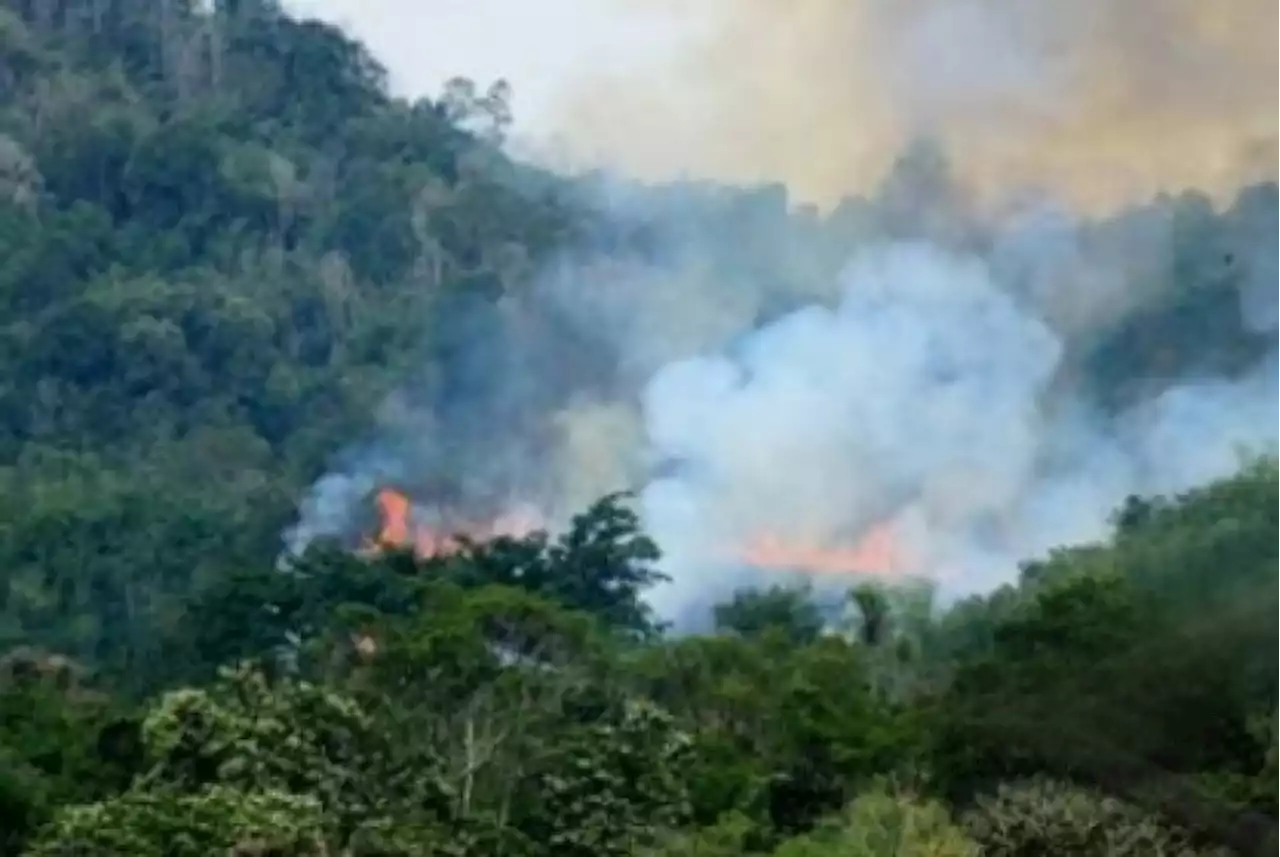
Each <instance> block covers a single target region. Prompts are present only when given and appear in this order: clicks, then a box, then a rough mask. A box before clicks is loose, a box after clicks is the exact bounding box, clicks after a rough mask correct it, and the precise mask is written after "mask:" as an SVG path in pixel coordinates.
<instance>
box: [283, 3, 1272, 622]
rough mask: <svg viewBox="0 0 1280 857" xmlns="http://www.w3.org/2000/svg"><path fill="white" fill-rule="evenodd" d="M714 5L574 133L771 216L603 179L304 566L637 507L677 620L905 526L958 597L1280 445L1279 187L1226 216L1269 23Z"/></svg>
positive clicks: (1258, 102)
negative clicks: (805, 562)
mask: <svg viewBox="0 0 1280 857" xmlns="http://www.w3.org/2000/svg"><path fill="white" fill-rule="evenodd" d="M617 2H625V0H617ZM793 6H794V8H793ZM802 7H803V8H802ZM700 8H702V9H703V10H704V11H707V12H708V16H707V17H706V18H705V19H703V21H702V23H704V24H706V27H707V29H706V30H705V32H703V33H702V36H700V38H699V39H698V40H695V43H694V47H693V48H692V49H691V50H692V52H691V53H689V54H688V55H687V56H686V62H684V63H683V64H677V65H675V66H672V67H670V68H667V69H664V70H663V73H662V74H655V75H653V76H652V77H650V78H647V79H644V80H633V79H630V78H628V79H626V80H623V81H610V80H609V78H608V76H607V75H602V76H601V77H600V78H599V79H598V80H595V81H593V82H591V83H588V84H584V89H583V91H582V92H581V93H579V96H580V97H579V98H578V100H577V101H575V102H574V104H573V109H572V110H571V111H570V116H571V121H570V123H569V124H568V125H567V126H566V127H567V128H568V129H570V130H572V131H575V132H583V131H584V129H585V132H586V133H585V136H583V135H582V134H580V135H579V136H578V137H577V139H578V140H579V141H586V142H587V143H590V142H591V135H592V134H601V135H604V137H601V138H600V139H599V140H597V142H599V143H601V149H600V150H601V151H602V152H604V153H605V154H606V155H607V156H608V157H609V159H610V160H609V163H610V165H611V166H617V165H621V166H622V167H624V168H635V169H638V170H640V171H642V172H649V173H650V174H663V173H671V172H674V171H677V170H679V171H681V172H684V173H693V174H696V175H700V176H717V177H724V178H728V179H733V180H739V181H748V182H754V181H758V180H762V179H765V178H770V179H772V178H777V179H779V180H784V181H785V182H786V185H787V187H785V188H784V187H783V186H782V185H772V186H760V187H755V188H753V189H741V188H739V189H736V190H733V189H729V188H726V187H720V186H712V185H708V184H696V183H690V182H683V183H675V184H670V185H664V186H658V187H639V186H637V185H634V184H631V183H629V182H626V181H621V180H614V179H605V180H594V179H593V180H584V181H582V182H581V185H580V186H581V189H582V195H583V197H584V199H585V200H586V204H587V205H588V207H590V208H592V209H594V211H595V212H596V215H597V220H598V222H599V230H598V231H599V232H600V233H601V235H600V236H597V237H596V238H595V239H593V240H590V241H587V242H586V244H585V245H584V246H577V247H573V248H570V249H569V250H568V251H566V253H565V254H564V256H563V258H561V259H559V260H557V261H556V263H554V264H552V265H550V266H548V267H547V268H546V269H545V270H542V271H540V272H538V275H537V276H536V278H535V280H534V281H533V282H532V283H530V284H528V287H527V288H523V289H521V290H518V292H516V293H513V294H510V295H507V296H505V297H504V298H503V299H502V300H501V301H499V302H497V303H496V304H490V303H486V302H484V300H481V299H474V298H469V297H467V296H465V295H464V296H462V297H459V298H457V299H456V301H455V303H454V305H451V306H448V307H442V308H441V310H440V311H439V312H437V313H435V314H434V318H433V319H424V329H425V328H427V327H429V326H430V325H431V324H439V323H444V324H447V327H448V329H447V330H445V331H443V332H441V331H432V332H431V334H430V335H427V334H426V333H424V338H426V339H429V340H430V339H434V338H441V337H443V338H444V339H446V340H447V341H448V348H447V349H446V351H447V357H443V358H441V359H440V360H438V361H436V362H434V363H433V364H432V366H431V367H430V369H429V370H428V369H427V368H425V367H424V370H423V372H422V375H423V377H420V378H406V379H405V384H404V389H403V391H402V392H401V393H400V394H399V395H397V396H396V397H395V398H394V400H393V401H392V402H390V403H388V407H387V408H386V409H385V410H384V412H383V413H381V414H379V415H378V417H377V418H376V420H375V421H374V422H375V425H374V429H373V431H372V433H371V435H370V436H369V437H367V438H365V439H364V440H363V441H362V442H361V443H360V444H359V445H358V446H356V447H353V449H352V450H349V451H347V452H346V453H344V454H343V455H342V456H341V457H340V458H339V459H338V461H337V463H336V464H335V467H334V470H333V472H331V473H329V474H328V475H326V476H325V477H323V478H322V479H321V480H319V481H318V482H317V483H316V485H315V486H314V487H313V490H312V491H311V492H310V494H309V496H308V497H306V498H305V499H304V500H303V502H302V503H301V506H300V519H299V521H298V523H297V525H296V527H295V528H293V529H292V530H291V531H290V532H289V533H287V534H286V542H287V548H288V550H290V551H296V550H301V549H303V548H304V547H305V546H306V545H307V544H308V543H310V542H311V541H312V540H314V539H316V538H319V537H327V536H331V537H341V538H353V537H356V538H358V536H359V535H361V533H359V532H358V530H359V529H360V528H361V527H362V526H367V518H366V517H365V516H364V515H363V514H362V510H363V511H368V496H367V495H368V492H369V491H371V490H373V489H374V488H376V487H378V486H379V485H383V484H387V483H394V484H395V485H397V486H399V487H403V488H406V489H407V490H409V492H410V493H411V494H412V496H413V497H414V499H415V500H416V501H418V502H422V503H425V504H428V505H430V506H432V507H438V508H441V509H449V508H452V507H458V508H460V509H461V510H462V511H463V512H464V513H466V514H468V515H470V514H473V513H477V512H478V513H479V514H493V515H497V514H499V513H502V512H504V511H509V510H512V509H515V508H518V507H523V506H533V507H534V508H536V509H538V510H539V512H540V513H541V516H542V517H543V519H544V520H546V521H547V522H548V523H549V524H550V525H551V526H556V525H557V524H559V523H560V522H562V521H564V520H565V518H566V517H567V516H568V515H570V514H572V513H574V512H577V511H580V510H581V509H582V508H583V507H584V506H585V505H586V504H587V503H589V502H591V501H592V500H594V499H595V498H597V497H599V496H600V495H602V494H605V493H608V492H612V491H616V490H619V489H633V490H636V491H637V493H638V508H639V510H640V512H641V513H642V517H643V520H644V523H645V526H646V527H647V529H648V530H649V532H650V533H651V535H653V536H654V537H655V539H656V540H657V541H658V543H659V545H660V547H661V548H662V549H663V550H664V552H665V554H666V556H665V559H664V564H665V570H666V571H667V572H668V573H669V574H670V575H671V576H672V577H673V578H674V579H673V581H672V583H671V584H669V585H667V586H665V587H663V588H662V589H660V590H659V591H657V592H655V593H654V594H653V598H654V602H655V605H656V606H658V608H659V610H660V612H661V613H662V614H663V615H665V616H667V617H673V618H684V617H690V616H692V615H693V613H696V612H697V611H698V610H705V608H706V607H708V606H709V605H710V604H711V603H713V602H715V601H717V600H720V599H722V598H723V597H725V596H726V595H727V594H729V592H730V591H731V590H732V589H733V588H734V587H736V586H738V585H742V584H744V583H750V582H753V581H758V580H759V579H760V578H761V575H765V576H767V575H768V574H773V573H778V574H783V573H786V572H788V571H789V570H788V569H785V568H784V569H762V568H757V567H752V566H751V563H750V562H747V561H746V560H745V559H744V552H743V550H742V548H744V547H745V546H746V545H747V543H749V542H750V541H751V540H752V539H753V538H756V537H758V536H760V535H762V534H767V535H769V536H776V537H777V538H779V539H781V540H784V541H787V542H789V543H795V544H804V545H808V546H812V547H826V548H849V547H851V546H854V545H856V544H858V543H859V542H860V541H861V540H863V539H864V538H866V537H867V535H868V534H869V533H872V532H882V531H883V528H884V527H888V531H889V532H891V533H892V536H893V539H894V540H895V544H897V545H899V546H900V547H901V549H902V553H903V555H904V557H905V559H904V562H903V564H904V565H905V568H904V569H899V570H905V571H909V572H913V573H919V574H923V575H926V576H929V577H932V578H933V579H935V580H937V581H939V583H940V584H941V585H942V586H943V588H944V589H945V590H947V591H948V592H950V593H955V594H958V593H962V592H968V591H974V590H980V589H984V588H987V587H990V586H992V585H994V584H996V583H998V582H1001V581H1004V580H1007V579H1010V578H1011V577H1013V576H1014V575H1015V574H1016V573H1017V564H1018V562H1019V561H1021V560H1025V559H1029V558H1032V557H1034V556H1036V555H1037V554H1041V553H1042V552H1044V551H1045V550H1047V549H1049V548H1051V547H1053V546H1056V545H1059V544H1066V543H1072V542H1079V541H1084V540H1090V539H1094V538H1098V537H1100V536H1102V535H1104V534H1105V532H1106V530H1107V526H1108V525H1107V519H1108V516H1109V515H1110V513H1111V512H1112V511H1113V510H1114V509H1115V508H1116V506H1117V505H1118V504H1119V503H1121V502H1122V501H1123V499H1124V498H1125V496H1126V495H1128V494H1130V493H1148V492H1169V491H1177V490H1181V489H1185V488H1188V487H1191V486H1193V485H1195V484H1198V483H1201V482H1203V481H1205V480H1208V479H1212V478H1214V477H1218V476H1223V475H1226V474H1227V473H1230V472H1231V471H1232V470H1233V469H1234V468H1235V467H1236V465H1237V464H1238V462H1239V460H1240V455H1241V452H1242V450H1258V449H1259V448H1262V449H1270V448H1272V447H1274V445H1275V443H1276V440H1277V431H1278V430H1277V428H1276V426H1277V419H1276V418H1277V413H1278V410H1280V397H1278V395H1277V385H1278V380H1277V370H1276V365H1277V364H1276V332H1277V303H1278V301H1277V295H1278V294H1280V282H1278V280H1277V276H1278V275H1277V268H1276V259H1277V233H1278V231H1280V228H1278V226H1277V198H1276V185H1275V184H1274V183H1273V182H1258V183H1254V184H1252V185H1250V186H1248V187H1246V188H1245V189H1243V190H1241V187H1242V185H1243V184H1244V183H1245V182H1247V181H1253V180H1254V179H1255V178H1257V177H1258V176H1259V175H1261V176H1263V177H1267V176H1274V174H1275V169H1274V168H1275V164H1274V153H1275V146H1274V141H1275V125H1276V112H1275V111H1276V107H1275V105H1276V97H1275V96H1276V84H1275V77H1274V75H1273V74H1272V72H1273V71H1274V63H1275V42H1274V37H1273V36H1272V35H1271V34H1272V33H1273V32H1274V31H1275V28H1274V27H1273V26H1267V25H1266V23H1265V22H1270V23H1271V24H1274V22H1275V16H1276V7H1275V5H1274V4H1271V5H1267V4H1265V3H1263V2H1262V0H1224V2H1223V3H1221V4H1204V3H1201V2H1193V0H1169V2H1163V0H1135V2H1134V3H1132V4H1116V3H1111V2H1106V0H1082V2H1078V3H1062V2H1051V0H1030V2H1027V3H1014V4H1009V3H995V2H987V0H964V2H959V3H955V2H943V0H924V2H919V3H902V2H896V0H895V2H887V0H857V2H845V0H814V2H812V3H806V4H800V5H795V4H781V3H778V2H776V0H718V2H710V3H708V4H704V5H703V6H701V7H700ZM1254 13H1256V15H1258V16H1260V18H1261V21H1253V20H1252V19H1251V16H1252V15H1253V14H1254ZM788 16H789V17H788ZM1261 72H1265V75H1263V74H1261ZM516 85H517V89H518V85H519V82H518V81H517V82H516ZM601 105H604V106H606V107H607V108H608V109H607V111H606V112H605V113H604V114H598V111H596V108H598V107H600V106H601ZM600 115H603V116H604V120H605V121H597V120H599V119H600ZM920 140H927V141H928V142H919V141H920ZM1259 146H1261V148H1259ZM1259 151H1262V152H1264V153H1266V154H1268V155H1269V157H1268V158H1266V159H1264V160H1263V161H1260V160H1259V159H1258V157H1256V156H1257V154H1258V152H1259ZM944 153H945V156H944ZM1264 161H1265V162H1264ZM597 178H598V177H597ZM1188 187H1191V188H1201V189H1202V190H1196V191H1190V192H1184V190H1183V189H1184V188H1188ZM788 188H789V189H790V192H791V193H794V194H797V195H799V196H800V197H802V198H806V199H816V200H820V201H821V202H824V203H830V204H831V205H830V207H829V210H827V211H826V212H825V213H823V214H819V213H817V211H816V210H811V209H808V208H803V207H795V206H793V205H792V202H791V199H790V197H789V191H788ZM851 190H856V191H858V192H860V193H861V195H860V196H849V195H847V194H848V192H849V191H851ZM1160 190H1167V191H1169V192H1171V193H1176V194H1178V195H1177V196H1153V195H1154V194H1155V193H1156V192H1157V191H1160ZM1141 200H1150V201H1149V202H1141V203H1139V201H1141ZM1082 212H1094V213H1093V214H1088V215H1086V214H1084V213H1082ZM1099 212H1105V213H1099ZM601 236H603V237H601ZM451 300H452V299H451ZM441 319H447V322H441ZM748 553H749V552H748ZM850 579H851V578H847V577H840V582H841V583H847V582H849V580H850Z"/></svg>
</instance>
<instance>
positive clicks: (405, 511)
mask: <svg viewBox="0 0 1280 857" xmlns="http://www.w3.org/2000/svg"><path fill="white" fill-rule="evenodd" d="M375 502H376V503H377V506H378V513H379V515H380V516H381V519H382V522H381V526H380V527H379V530H378V535H377V536H376V537H375V538H374V539H373V540H372V543H371V544H367V545H366V551H367V552H370V553H377V552H379V551H382V550H386V549H388V548H412V549H413V552H414V554H416V555H417V556H418V557H420V558H422V559H429V558H431V557H437V556H448V555H450V554H454V553H457V552H458V550H460V549H461V547H462V544H461V543H460V541H459V539H458V537H459V536H463V537H466V538H469V539H472V540H474V541H485V540H487V539H494V538H498V537H499V536H512V537H519V536H524V535H527V534H529V533H531V532H533V531H534V530H536V529H538V525H539V524H538V521H537V519H536V518H534V517H533V516H531V515H523V514H519V513H514V512H513V513H510V514H507V515H503V516H501V517H499V518H496V519H494V520H493V521H490V522H488V523H485V524H475V523H460V524H458V525H456V526H454V527H452V528H451V529H450V530H449V531H448V532H445V531H444V530H442V529H439V528H436V527H432V526H429V525H427V524H424V523H415V522H414V521H413V502H412V501H411V500H410V499H409V498H408V496H406V495H405V494H403V493H401V492H400V491H397V490H395V489H394V488H383V489H382V490H380V491H379V492H378V495H377V497H376V498H375Z"/></svg>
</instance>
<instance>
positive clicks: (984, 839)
mask: <svg viewBox="0 0 1280 857" xmlns="http://www.w3.org/2000/svg"><path fill="white" fill-rule="evenodd" d="M963 824H964V826H965V827H966V828H967V830H968V831H969V834H970V835H971V836H972V837H973V838H974V839H975V840H977V842H978V843H979V844H980V845H981V846H982V853H983V854H984V855H988V857H1194V855H1198V854H1201V853H1202V852H1200V851H1197V850H1196V849H1195V848H1194V847H1193V846H1192V844H1191V842H1190V841H1189V840H1188V839H1187V837H1186V836H1185V835H1184V834H1182V833H1181V832H1179V831H1177V830H1175V829H1173V828H1170V827H1167V826H1165V825H1164V824H1162V823H1161V822H1159V821H1158V820H1157V819H1155V818H1153V817H1151V816H1150V815H1148V814H1146V813H1145V812H1143V811H1142V810H1140V809H1138V808H1136V807H1134V806H1131V805H1130V804H1127V803H1125V802H1124V801H1121V800H1117V799H1115V798H1112V797H1107V796H1105V795H1102V794H1098V793H1096V792H1092V791H1089V790H1087V789H1081V788H1077V787H1074V786H1071V785H1068V784H1064V783H1060V782H1056V781H1053V780H1046V779H1033V780H1026V781H1022V782H1017V783H1011V784H1007V785H1002V786H1000V787H999V789H998V790H997V791H996V793H995V794H994V795H988V796H985V797H981V798H979V799H978V802H977V806H976V807H975V808H974V809H973V810H972V811H971V812H968V813H966V814H965V816H964V819H963Z"/></svg>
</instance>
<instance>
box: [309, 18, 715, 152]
mask: <svg viewBox="0 0 1280 857" xmlns="http://www.w3.org/2000/svg"><path fill="white" fill-rule="evenodd" d="M285 6H286V8H288V9H290V10H292V11H293V12H295V13H297V14H303V15H308V16H315V17H318V18H322V19H324V20H327V21H330V22H333V23H336V24H338V25H340V26H342V27H343V28H344V29H346V30H347V31H348V32H351V33H353V34H355V35H356V36H357V37H358V38H359V39H360V40H361V41H363V42H364V43H365V44H366V45H367V46H368V47H369V48H370V49H371V50H372V51H373V53H374V54H375V55H376V56H377V57H378V59H379V60H381V61H382V63H383V64H384V65H385V66H387V68H388V70H389V71H390V73H391V77H392V80H391V84H392V87H393V88H394V89H395V90H396V92H397V93H399V94H402V95H409V96H415V95H428V96H430V95H435V94H436V93H438V92H439V91H440V86H441V84H442V83H443V82H444V81H445V80H446V79H448V78H450V77H453V76H454V75H463V76H465V77H470V78H472V79H474V80H475V81H476V82H477V83H479V84H481V85H486V84H488V83H489V82H491V81H493V80H494V79H496V78H499V77H505V78H506V79H507V80H508V81H509V82H510V83H511V84H512V86H513V88H514V90H515V104H514V107H515V110H516V121H517V124H518V125H520V126H522V127H524V128H525V130H527V131H528V132H530V133H537V134H553V133H554V131H555V128H554V124H555V119H554V114H555V112H556V109H555V107H554V105H555V104H556V103H557V102H558V101H559V100H560V99H561V98H563V97H565V96H566V95H567V94H568V93H570V92H572V91H575V90H577V89H578V88H579V87H580V86H581V85H582V84H583V82H584V81H586V80H587V79H589V78H591V77H592V76H593V75H598V74H599V73H600V70H601V69H603V68H609V69H610V70H613V71H617V72H621V73H626V74H631V73H641V72H643V70H644V68H645V66H646V65H652V64H662V63H664V61H666V60H668V59H669V57H670V54H671V52H672V51H673V50H674V49H675V48H676V46H678V45H679V44H681V42H682V39H684V38H687V36H688V35H689V34H690V33H691V32H692V30H693V29H694V25H695V22H694V20H693V19H692V18H690V17H689V16H680V17H677V16H674V15H671V14H666V13H663V12H662V11H660V10H659V9H658V8H657V6H656V5H651V6H650V7H648V8H647V10H646V9H633V8H629V7H627V8H624V7H622V6H620V5H619V4H616V3H612V2H593V0H288V2H286V3H285Z"/></svg>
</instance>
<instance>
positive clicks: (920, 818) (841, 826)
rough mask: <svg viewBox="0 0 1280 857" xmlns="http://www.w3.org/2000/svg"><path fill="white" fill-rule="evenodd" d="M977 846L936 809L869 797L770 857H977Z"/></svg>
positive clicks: (906, 800)
mask: <svg viewBox="0 0 1280 857" xmlns="http://www.w3.org/2000/svg"><path fill="white" fill-rule="evenodd" d="M980 853H984V854H985V853H986V852H979V850H978V846H977V844H976V843H974V842H973V841H972V840H970V839H969V838H968V837H967V836H966V835H965V833H964V831H963V830H961V829H960V828H959V827H957V826H956V825H955V824H953V823H952V821H951V819H950V816H949V813H948V812H947V810H946V809H945V808H944V807H942V806H940V805H939V804H937V803H933V802H929V801H923V802H921V801H917V800H914V799H912V798H910V797H908V796H903V795H895V794H891V793H885V792H871V793H868V794H864V795H861V796H859V797H858V799H857V800H855V801H854V802H853V803H852V804H851V805H850V806H849V808H848V809H847V810H846V812H845V813H844V814H843V816H841V817H838V818H835V819H832V820H829V821H827V822H825V823H824V824H822V825H820V826H819V827H818V828H817V829H816V830H814V831H813V832H812V833H808V834H806V835H804V836H800V837H797V838H795V839H790V840H788V841H786V842H784V843H783V844H782V845H780V846H779V847H778V849H777V850H776V851H774V852H773V857H978V855H979V854H980Z"/></svg>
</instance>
